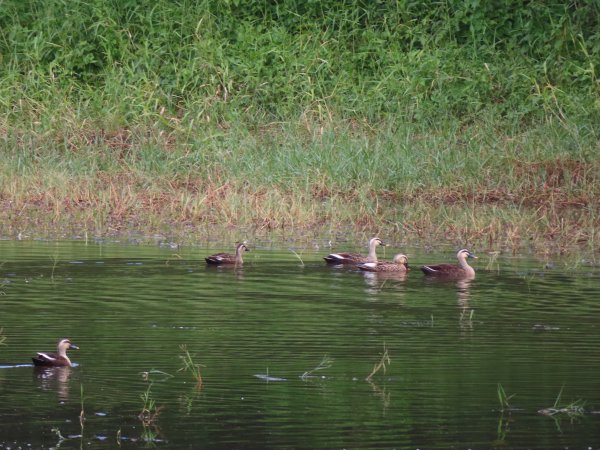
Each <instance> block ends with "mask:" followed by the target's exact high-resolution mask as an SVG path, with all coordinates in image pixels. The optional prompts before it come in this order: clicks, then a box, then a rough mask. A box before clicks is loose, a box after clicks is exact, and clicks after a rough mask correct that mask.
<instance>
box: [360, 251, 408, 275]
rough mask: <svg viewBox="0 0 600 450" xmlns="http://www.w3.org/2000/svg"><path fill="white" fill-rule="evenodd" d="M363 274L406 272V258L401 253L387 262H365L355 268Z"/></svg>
mask: <svg viewBox="0 0 600 450" xmlns="http://www.w3.org/2000/svg"><path fill="white" fill-rule="evenodd" d="M357 267H358V268H359V269H360V270H364V271H365V272H406V271H408V270H409V268H408V257H407V256H406V255H403V254H402V253H398V254H397V255H396V256H394V259H393V260H392V261H391V262H389V261H378V262H367V263H362V264H359V265H358V266H357Z"/></svg>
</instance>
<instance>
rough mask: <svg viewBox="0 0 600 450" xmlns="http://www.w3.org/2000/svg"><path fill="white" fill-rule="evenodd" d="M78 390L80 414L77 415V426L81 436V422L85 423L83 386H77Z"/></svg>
mask: <svg viewBox="0 0 600 450" xmlns="http://www.w3.org/2000/svg"><path fill="white" fill-rule="evenodd" d="M79 387H80V390H79V395H80V397H79V398H80V402H81V412H80V413H79V424H80V425H81V434H83V422H84V421H85V408H84V406H83V401H84V397H83V384H80V385H79Z"/></svg>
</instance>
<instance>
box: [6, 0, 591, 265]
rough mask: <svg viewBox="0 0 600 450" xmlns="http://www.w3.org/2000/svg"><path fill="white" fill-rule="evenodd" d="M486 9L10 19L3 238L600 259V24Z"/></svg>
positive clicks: (198, 5)
mask: <svg viewBox="0 0 600 450" xmlns="http://www.w3.org/2000/svg"><path fill="white" fill-rule="evenodd" d="M473 5H474V4H473ZM473 5H471V3H464V2H457V1H448V2H428V1H424V0H421V1H415V2H401V3H397V4H396V3H385V2H384V3H380V2H363V1H360V0H335V1H331V2H329V3H328V4H327V8H324V7H323V6H322V5H321V4H319V3H318V2H316V3H310V2H308V3H307V2H297V1H295V0H285V1H282V2H275V3H268V2H267V3H264V2H248V3H247V4H245V5H244V8H240V7H239V2H238V1H237V0H232V1H227V2H222V1H220V0H219V1H216V0H203V1H200V2H188V1H184V0H182V1H178V2H167V1H165V0H160V1H157V2H144V1H142V2H137V3H123V4H121V3H102V2H100V3H89V2H76V3H73V2H67V1H65V0H52V1H49V2H43V3H42V2H33V3H32V2H25V3H23V2H17V1H16V0H9V1H7V2H5V3H4V4H3V8H2V9H1V10H0V58H1V61H2V64H1V65H0V113H1V114H0V152H1V153H2V155H3V158H1V160H0V179H2V183H1V184H0V203H1V205H2V208H0V235H8V236H16V235H18V234H19V233H23V234H29V235H47V236H55V237H70V236H73V235H78V234H89V235H106V234H118V233H126V232H132V231H133V232H136V233H142V234H144V233H148V234H153V233H156V232H165V231H166V230H168V231H169V232H170V233H172V234H177V235H180V236H187V235H189V233H190V230H191V231H193V232H195V233H196V234H201V233H204V232H206V231H207V230H209V229H210V230H215V229H216V228H215V227H221V231H222V232H227V231H228V230H232V229H239V230H244V232H249V233H251V234H257V233H266V232H270V233H272V232H274V231H275V232H281V233H285V234H286V235H289V234H291V233H297V234H299V235H303V234H306V231H307V230H312V231H311V232H312V233H313V234H315V233H321V234H325V235H330V236H331V235H333V237H335V235H336V234H338V233H345V234H358V235H360V234H362V233H366V234H371V233H374V232H377V233H380V234H385V235H387V236H390V237H393V238H394V239H400V238H402V239H406V240H410V241H411V242H415V243H417V244H418V243H420V242H432V241H438V242H451V243H453V244H455V243H456V244H457V245H467V244H468V245H478V246H485V247H486V248H488V249H490V250H492V251H498V250H506V249H507V250H510V251H521V250H524V249H527V250H528V251H531V250H533V251H534V252H540V253H551V254H554V253H571V252H581V251H585V252H588V253H592V254H593V253H595V252H597V251H598V249H599V247H598V245H599V244H598V243H599V242H600V241H599V239H598V238H599V231H598V230H599V226H600V220H599V217H598V213H597V211H598V207H599V206H600V205H599V200H598V199H599V198H600V196H599V194H600V192H599V190H600V183H598V177H599V176H600V159H599V158H598V156H597V148H598V142H599V134H600V128H599V125H598V124H599V123H600V121H599V120H598V118H599V117H600V103H599V102H598V94H599V93H600V84H599V83H598V77H597V70H598V69H597V68H598V66H599V64H600V56H599V53H600V33H598V31H597V30H598V29H600V28H599V27H598V26H597V25H598V20H599V19H598V18H599V16H600V11H599V9H598V6H597V5H596V4H594V3H588V4H569V5H565V4H564V2H544V3H539V2H538V3H527V4H523V5H520V6H519V7H511V8H505V7H497V5H496V6H493V7H492V6H487V5H484V4H480V5H478V6H477V7H474V6H473Z"/></svg>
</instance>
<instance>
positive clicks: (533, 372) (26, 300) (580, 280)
mask: <svg viewBox="0 0 600 450" xmlns="http://www.w3.org/2000/svg"><path fill="white" fill-rule="evenodd" d="M11 245H12V246H14V249H13V250H11V247H10V246H11ZM27 245H28V246H29V247H25V245H24V243H23V242H19V243H18V245H16V244H14V243H11V244H10V245H7V244H6V243H2V242H0V254H2V255H3V260H5V261H6V263H4V265H3V266H2V267H0V279H2V278H3V277H7V276H8V275H7V274H15V275H14V276H11V283H9V284H7V285H5V286H3V288H2V290H3V293H4V295H3V296H2V302H1V305H0V313H1V316H2V323H0V326H2V327H3V328H4V333H3V336H7V342H6V343H7V345H6V346H3V347H0V351H1V354H0V357H1V359H2V360H6V361H20V360H22V359H23V358H24V357H25V356H27V355H29V351H30V350H31V349H32V348H36V345H37V343H39V342H45V341H47V340H50V339H54V338H55V337H56V336H62V335H72V336H77V338H78V341H80V343H81V344H82V347H83V348H84V350H82V351H81V352H80V354H78V360H79V362H80V364H81V368H75V369H73V368H69V367H60V368H37V369H34V368H33V367H31V366H28V367H27V368H22V369H21V368H19V369H13V370H8V368H7V369H6V370H0V394H2V400H3V401H2V402H0V403H1V404H0V417H2V420H1V421H0V449H1V448H6V447H7V446H8V445H9V443H10V445H11V446H12V448H16V447H17V445H15V442H18V443H19V445H21V446H22V447H24V446H25V441H26V440H29V441H31V442H30V444H31V445H30V446H31V447H32V448H47V447H49V446H50V445H53V444H55V443H56V439H55V437H54V435H53V434H52V433H51V428H52V427H53V426H56V424H59V426H60V428H61V431H62V432H63V433H64V436H65V437H66V440H64V443H63V444H62V446H63V447H69V448H71V447H73V446H74V445H75V444H82V443H83V441H84V440H83V439H81V440H77V441H76V440H74V439H73V440H71V439H69V438H70V437H71V436H77V435H78V434H77V432H79V433H80V434H83V433H81V429H80V424H79V423H78V422H77V419H76V418H77V416H78V414H79V412H80V411H81V409H82V405H81V402H82V399H81V397H80V387H81V392H83V390H85V408H86V411H88V419H87V420H86V422H85V438H84V439H85V442H86V444H85V446H86V448H89V449H90V450H95V449H104V448H107V445H108V446H109V447H110V444H108V443H106V442H102V441H101V437H102V439H104V437H105V436H109V438H110V440H111V441H112V444H114V443H115V441H116V442H120V443H121V445H123V447H126V446H127V447H130V448H132V447H134V446H137V447H140V446H145V447H150V446H153V445H155V446H158V444H157V443H158V442H161V440H166V441H168V442H169V444H168V445H169V448H191V447H195V446H198V444H197V443H198V442H202V443H205V446H207V447H210V448H215V449H224V448H232V447H233V448H242V447H256V446H258V445H262V446H263V448H267V449H271V448H307V447H310V448H347V447H351V446H356V445H360V446H361V447H365V448H367V447H368V448H373V447H386V448H451V447H460V448H475V447H477V448H492V447H496V446H498V445H501V444H498V445H496V443H497V442H498V443H504V445H506V446H508V447H511V448H516V447H519V448H532V449H539V450H541V449H544V448H548V447H549V444H548V443H549V442H552V443H553V445H550V446H553V447H559V446H560V447H561V448H565V447H570V448H573V447H577V448H586V447H588V446H590V445H593V444H594V443H595V440H597V439H595V437H596V436H597V429H598V420H597V418H598V417H600V416H596V415H592V414H591V413H587V412H586V413H585V414H586V416H585V418H584V419H583V420H581V421H575V422H573V423H572V424H570V426H569V427H563V430H557V429H556V427H554V426H553V424H552V423H548V418H547V417H546V416H542V415H540V414H537V413H536V412H537V411H538V410H539V409H540V408H541V407H544V406H548V405H549V404H552V403H551V402H552V401H554V399H555V398H556V394H557V392H559V391H560V389H561V386H563V384H565V385H566V389H568V391H565V398H567V399H570V398H582V399H584V400H586V403H588V404H592V405H594V404H596V405H597V404H599V402H600V400H599V394H598V381H597V373H598V370H599V364H598V358H597V349H598V345H597V344H598V342H599V336H600V331H599V330H600V329H599V328H598V325H597V320H595V318H596V317H597V312H598V302H597V300H596V299H597V298H598V295H599V290H598V278H597V276H596V275H595V274H592V276H590V275H589V274H586V275H584V276H582V275H580V274H576V275H570V274H564V273H560V274H558V273H556V274H552V273H548V272H544V274H543V276H538V275H536V276H533V277H530V278H528V279H526V280H523V277H520V276H518V274H519V273H521V272H523V270H525V272H527V273H530V272H528V270H529V271H530V270H531V267H537V266H535V265H534V264H537V263H531V264H530V265H529V266H527V264H525V263H523V264H522V265H524V266H527V267H525V269H524V268H523V267H517V266H516V265H515V264H512V265H511V262H510V261H508V260H506V259H505V260H504V261H503V264H502V265H501V267H502V268H503V270H502V272H500V273H490V272H487V273H486V272H483V271H481V272H479V273H478V274H477V279H476V280H473V279H458V280H434V279H428V278H427V277H424V275H423V274H421V273H420V272H419V271H418V270H416V271H415V270H413V271H411V272H409V273H408V274H399V273H361V274H359V273H358V271H356V270H352V269H351V268H342V269H338V268H332V267H329V266H325V265H324V264H323V261H322V259H321V258H320V256H319V255H317V254H315V255H306V254H302V257H303V259H304V261H305V266H303V268H299V267H298V263H297V261H296V260H295V259H293V258H290V254H289V252H285V253H284V252H279V253H277V252H276V251H257V252H254V253H253V259H252V260H250V261H249V262H250V264H248V263H246V266H245V267H244V269H243V270H240V269H233V271H232V270H231V268H216V267H205V264H204V262H203V261H200V260H198V249H197V248H191V249H189V248H185V247H182V248H180V249H177V251H178V252H180V254H181V258H173V254H172V252H171V249H170V248H165V247H157V248H149V247H139V246H136V247H131V248H130V247H127V246H121V245H113V246H110V245H105V246H92V245H89V246H83V245H79V246H77V245H73V248H72V249H71V248H70V247H68V246H64V245H63V246H61V245H57V244H47V243H27ZM7 247H8V249H7ZM186 251H189V253H188V254H186V253H185V252H186ZM48 255H51V256H52V255H58V256H57V257H56V258H49V256H48ZM416 259H417V260H418V259H419V257H418V256H417V257H416ZM61 261H66V262H64V263H62V262H61ZM68 261H82V263H81V264H71V263H68ZM97 261H102V264H99V263H97ZM130 261H143V264H129V262H130ZM165 261H168V264H167V263H166V262H165ZM526 269H527V270H526ZM365 299H367V301H365ZM399 299H400V301H398V300H399ZM574 299H576V301H573V300H574ZM500 300H501V301H500ZM74 305H76V306H77V307H76V308H74V307H73V306H74ZM475 307H476V308H477V319H478V321H477V327H475V326H474V321H473V311H474V308H475ZM65 310H68V311H69V314H63V313H62V312H63V311H65ZM434 319H435V320H434ZM539 323H543V324H549V325H551V327H550V326H546V325H544V328H542V329H541V330H540V331H543V332H536V333H533V332H531V329H532V326H534V325H535V324H539ZM534 330H536V331H537V328H534ZM16 342H20V344H19V345H12V344H14V343H16ZM8 344H11V345H8ZM182 344H187V345H188V346H189V347H190V348H194V349H196V351H197V352H198V361H197V362H198V363H202V365H203V370H202V376H203V378H204V383H205V385H204V387H203V389H202V390H198V389H196V387H195V385H196V382H195V381H194V382H193V383H192V381H191V379H190V374H189V373H186V372H185V371H178V370H179V369H180V368H181V361H180V360H179V358H178V357H177V354H176V353H177V351H176V349H177V348H179V347H180V346H181V345H182ZM382 344H384V345H386V346H388V347H389V348H390V353H391V364H390V365H389V371H388V373H386V374H382V373H380V374H379V375H377V376H375V377H373V379H372V381H371V382H368V384H367V382H363V381H362V380H364V376H365V374H366V373H368V371H369V370H371V367H372V366H373V362H374V359H375V355H376V354H377V353H378V349H379V348H380V346H381V345H382ZM565 348H568V349H569V351H568V352H565V351H563V350H564V349H565ZM174 349H175V351H174ZM324 354H326V355H331V360H332V361H333V360H334V362H333V363H332V364H328V360H324V362H323V361H322V362H321V363H320V364H319V365H318V366H317V367H318V368H321V367H325V366H326V370H323V371H322V372H318V373H316V374H315V375H316V376H314V377H310V376H309V375H306V376H304V377H302V378H301V379H298V375H299V374H301V373H303V372H304V373H307V374H308V373H309V372H305V371H306V369H307V368H310V367H312V366H313V365H314V364H313V363H315V364H316V363H318V360H319V358H320V357H321V356H322V355H324ZM23 355H24V356H23ZM0 367H1V366H0ZM7 367H13V366H7ZM573 367H577V370H576V371H575V370H573ZM25 370H26V372H25ZM315 370H316V369H313V370H312V373H313V374H314V372H315ZM30 371H32V372H33V375H30ZM140 373H142V377H143V378H142V379H140ZM262 373H266V374H267V375H264V376H262V375H261V376H259V377H254V374H262ZM321 373H323V374H324V375H325V376H321ZM165 374H170V375H168V376H167V375H165ZM540 374H541V375H540ZM273 376H275V377H278V378H280V379H282V378H287V380H288V381H286V382H283V381H282V382H277V383H276V382H274V380H273V379H272V378H265V377H273ZM541 377H543V378H541ZM355 380H356V381H355ZM358 380H360V381H358ZM540 380H541V381H540ZM263 381H266V382H263ZM357 381H358V382H357ZM152 382H154V384H153V388H152V391H148V390H147V388H148V385H149V384H150V383H152ZM498 383H502V384H504V385H506V386H507V387H508V388H510V390H511V392H514V393H515V394H516V395H517V397H516V398H517V399H518V402H519V406H520V407H522V409H523V411H524V413H522V414H512V416H510V415H507V414H506V413H505V414H504V416H500V417H498V416H499V412H498V410H497V409H495V408H494V406H495V405H496V404H497V401H498V400H497V398H496V392H495V389H494V387H495V386H497V385H498ZM73 386H74V387H73ZM465 386H468V387H469V388H468V389H465ZM41 391H43V392H41ZM143 392H146V393H147V394H146V396H145V397H144V398H142V397H141V394H142V393H143ZM150 394H151V395H150ZM57 398H59V399H60V400H61V401H60V402H57V401H56V399H57ZM548 401H550V403H547V402H548ZM152 404H154V406H152ZM144 405H146V406H145V409H146V411H145V414H143V415H141V417H140V416H139V415H138V414H140V410H142V407H143V406H144ZM92 411H107V415H103V416H99V415H93V414H91V412H92ZM159 411H160V414H158V412H159ZM512 420H514V422H512ZM334 422H335V423H336V424H338V425H337V426H336V427H332V426H331V423H334ZM121 430H122V431H121ZM347 430H358V431H359V432H360V436H358V435H356V434H355V433H352V434H351V435H350V434H349V433H348V432H347ZM91 436H98V438H97V439H98V440H93V438H91ZM540 436H545V440H543V441H541V440H540ZM9 438H10V439H9ZM357 438H360V441H357ZM22 442H23V444H21V443H22ZM61 442H62V441H61ZM88 442H91V443H89V444H88ZM135 442H137V443H138V444H137V445H134V443H135ZM356 442H359V444H356ZM554 444H556V445H554ZM113 446H115V445H113Z"/></svg>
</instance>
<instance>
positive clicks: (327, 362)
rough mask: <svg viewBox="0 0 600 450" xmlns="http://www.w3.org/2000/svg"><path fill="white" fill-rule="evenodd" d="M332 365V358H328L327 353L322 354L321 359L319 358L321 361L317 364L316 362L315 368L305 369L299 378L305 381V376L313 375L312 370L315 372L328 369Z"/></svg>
mask: <svg viewBox="0 0 600 450" xmlns="http://www.w3.org/2000/svg"><path fill="white" fill-rule="evenodd" d="M332 365H333V358H330V357H329V356H328V355H324V356H323V359H321V361H320V362H319V364H317V366H316V367H315V368H313V369H311V370H307V371H306V372H304V373H303V374H302V375H301V376H300V378H301V379H302V380H303V381H306V379H307V378H309V377H311V376H313V373H314V372H317V371H319V370H325V369H329V368H330V367H331V366H332Z"/></svg>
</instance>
